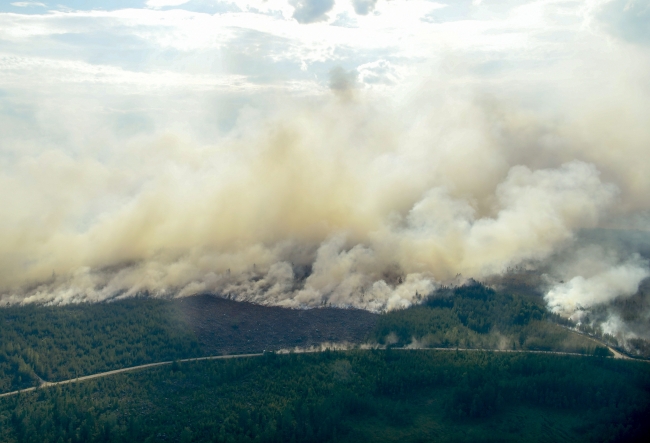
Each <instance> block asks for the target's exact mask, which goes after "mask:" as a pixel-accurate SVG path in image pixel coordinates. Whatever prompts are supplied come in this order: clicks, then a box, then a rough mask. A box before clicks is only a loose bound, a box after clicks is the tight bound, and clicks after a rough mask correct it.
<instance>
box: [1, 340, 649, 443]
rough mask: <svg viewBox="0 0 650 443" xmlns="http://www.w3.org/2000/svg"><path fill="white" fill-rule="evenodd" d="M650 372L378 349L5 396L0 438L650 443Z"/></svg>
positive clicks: (242, 362)
mask: <svg viewBox="0 0 650 443" xmlns="http://www.w3.org/2000/svg"><path fill="white" fill-rule="evenodd" d="M649 407H650V370H649V367H648V365H647V364H646V363H643V362H634V361H620V360H613V359H603V358H597V357H570V356H555V355H540V354H504V353H493V352H483V351H474V352H459V351H453V350H450V351H431V350H429V351H427V350H418V351H404V350H391V349H388V350H385V351H381V350H376V351H352V352H324V353H319V354H299V355H295V354H294V355H275V354H267V355H265V356H264V357H258V358H248V359H239V360H221V361H202V362H194V363H181V364H177V365H175V366H174V367H172V366H171V365H168V366H164V367H157V368H154V369H150V370H147V371H142V372H137V373H127V374H120V375H115V376H111V377H106V378H102V379H96V380H92V381H87V382H83V383H78V384H71V385H65V386H61V387H56V388H45V389H40V390H37V391H33V392H30V393H25V394H20V395H19V396H13V397H6V398H2V399H0V441H3V442H7V443H11V442H39V443H41V442H52V443H58V442H70V443H78V442H79V443H80V442H130V441H144V442H166V441H180V442H233V441H242V442H253V441H255V442H291V441H312V442H325V441H340V442H346V441H349V442H353V441H354V442H356V441H401V442H409V441H413V442H418V441H441V442H444V441H449V442H451V441H453V442H462V441H467V442H477V441H517V442H523V441H542V440H547V441H586V442H588V441H598V442H605V441H644V437H647V436H648V431H649V428H648V422H647V420H646V418H647V416H648V412H649V411H650V409H649Z"/></svg>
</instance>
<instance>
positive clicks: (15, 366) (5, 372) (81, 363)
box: [0, 298, 202, 393]
mask: <svg viewBox="0 0 650 443" xmlns="http://www.w3.org/2000/svg"><path fill="white" fill-rule="evenodd" d="M200 355H202V353H201V349H200V346H199V343H198V341H197V339H196V337H195V336H194V335H193V334H192V333H191V332H190V331H189V330H188V328H187V327H186V324H185V323H184V321H183V319H182V315H181V314H180V312H179V311H178V310H177V308H176V305H174V304H173V303H170V302H169V301H167V300H155V299H150V298H136V299H129V300H123V301H119V302H113V303H98V304H82V305H71V306H62V307H56V306H34V305H28V306H20V307H7V308H1V309H0V393H2V392H8V391H12V390H15V389H21V388H24V387H28V386H33V385H34V384H37V383H38V381H39V379H44V380H47V381H59V380H65V379H69V378H74V377H78V376H82V375H88V374H93V373H96V372H102V371H108V370H111V369H117V368H122V367H127V366H135V365H140V364H144V363H152V362H157V361H166V360H174V359H178V358H186V357H196V356H200Z"/></svg>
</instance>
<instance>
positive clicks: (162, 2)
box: [147, 0, 190, 8]
mask: <svg viewBox="0 0 650 443" xmlns="http://www.w3.org/2000/svg"><path fill="white" fill-rule="evenodd" d="M189 1H190V0H147V6H149V7H150V8H164V7H166V6H180V5H184V4H185V3H187V2H189Z"/></svg>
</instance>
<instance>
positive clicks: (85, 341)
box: [0, 282, 609, 393]
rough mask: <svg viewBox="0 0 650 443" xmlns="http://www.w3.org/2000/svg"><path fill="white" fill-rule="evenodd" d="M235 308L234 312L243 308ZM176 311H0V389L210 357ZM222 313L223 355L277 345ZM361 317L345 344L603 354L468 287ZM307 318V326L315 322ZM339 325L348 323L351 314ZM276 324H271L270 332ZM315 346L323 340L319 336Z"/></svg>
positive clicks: (138, 306)
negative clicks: (233, 342) (231, 337)
mask: <svg viewBox="0 0 650 443" xmlns="http://www.w3.org/2000/svg"><path fill="white" fill-rule="evenodd" d="M188 304H189V303H186V305H188ZM240 305H241V309H242V310H244V311H246V310H252V309H253V307H251V305H247V304H243V303H242V304H240ZM181 306H182V303H178V302H177V301H176V300H159V299H152V298H145V297H142V298H134V299H126V300H119V301H114V302H111V303H97V304H81V305H68V306H58V307H57V306H33V305H28V306H18V307H6V308H2V309H0V393H3V392H9V391H13V390H17V389H22V388H25V387H29V386H36V385H38V384H39V383H40V381H41V380H45V381H60V380H66V379H70V378H75V377H79V376H83V375H90V374H94V373H97V372H103V371H109V370H113V369H119V368H124V367H129V366H135V365H140V364H145V363H152V362H158V361H170V360H175V359H182V358H190V357H199V356H204V355H214V354H215V352H214V347H213V346H212V345H213V343H211V342H209V341H208V340H209V339H210V337H211V335H210V333H207V334H202V335H201V337H197V335H196V334H195V333H194V330H193V329H192V324H193V322H195V321H196V319H195V318H194V317H192V316H191V315H189V316H188V312H192V311H183V310H182V309H181ZM255 309H259V307H256V308H255ZM268 309H271V308H268ZM272 309H275V310H277V309H278V308H272ZM330 311H331V310H330ZM319 312H322V314H323V319H325V318H329V317H326V316H325V314H328V312H326V310H325V309H316V310H314V312H312V313H311V314H318V313H319ZM329 313H330V314H331V312H329ZM244 314H245V312H244ZM349 314H351V315H354V314H355V313H354V312H349ZM215 315H216V314H215ZM231 315H233V317H232V318H227V317H223V319H222V320H220V321H221V322H222V323H223V324H225V325H227V326H226V327H225V328H223V327H222V328H221V329H219V330H218V331H216V332H215V331H213V334H212V335H214V334H215V333H216V334H221V335H223V334H225V333H226V332H224V330H228V332H227V333H228V334H239V336H240V337H241V338H242V339H241V340H240V343H242V345H241V348H240V349H238V348H236V347H235V348H234V349H233V352H231V353H248V352H262V350H264V349H266V350H269V349H273V350H278V349H280V347H276V348H270V347H269V343H268V340H266V338H268V337H267V336H265V334H266V335H268V330H267V332H265V331H263V330H260V331H259V332H258V333H257V335H256V333H255V332H254V331H243V330H240V329H239V328H238V327H235V326H237V321H238V320H237V319H236V318H235V317H234V316H235V315H242V313H241V312H240V313H232V314H231ZM256 315H258V316H259V315H264V312H261V313H257V314H256ZM368 315H369V314H368V313H367V312H365V311H360V312H358V313H357V316H358V318H359V320H358V321H359V324H363V325H366V326H364V327H366V328H367V330H366V333H365V338H362V339H360V340H359V341H358V342H356V343H351V344H352V345H359V344H363V343H366V344H370V345H373V346H380V347H385V346H392V347H403V346H410V347H445V348H456V347H459V348H473V349H508V350H545V351H550V350H554V351H563V352H572V353H582V354H594V353H599V354H600V355H607V354H608V352H609V351H608V350H607V348H605V347H603V346H599V345H598V343H597V342H596V341H593V340H590V339H589V338H586V337H584V336H582V335H578V334H576V333H573V332H571V331H569V330H568V329H566V328H564V327H563V326H562V325H561V324H559V323H560V322H561V319H560V318H558V317H557V316H553V315H552V314H549V313H548V312H546V311H545V310H544V308H543V307H542V306H541V305H539V304H538V303H536V302H535V299H534V298H526V297H523V296H519V295H509V294H505V293H501V292H497V291H494V290H492V289H490V288H489V287H486V286H484V285H481V284H479V283H476V282H471V283H470V284H468V285H465V286H461V287H457V288H445V289H442V290H440V291H437V292H435V293H433V294H431V295H430V296H428V297H425V298H424V299H423V300H422V303H421V304H419V305H416V306H413V307H411V308H408V309H404V310H398V311H391V312H388V313H384V314H382V315H379V316H377V317H378V319H377V320H376V321H373V322H367V319H366V317H367V316H368ZM218 317H221V316H220V315H219V316H218ZM312 317H313V318H312V321H313V319H314V318H317V316H313V315H312ZM279 318H285V317H279ZM321 320H322V319H321ZM346 321H348V322H353V321H354V317H350V318H349V319H348V320H346ZM364 322H365V323H364ZM284 326H285V325H283V324H278V325H275V329H276V330H277V329H282V328H283V327H284ZM357 326H358V325H357ZM360 331H361V330H360ZM208 332H209V331H208ZM206 337H207V338H206ZM360 337H363V334H361V335H360ZM217 338H219V337H217ZM321 341H322V342H323V343H327V342H328V338H327V337H325V336H324V337H323V338H322V340H321ZM256 343H257V345H256Z"/></svg>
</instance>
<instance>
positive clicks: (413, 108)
mask: <svg viewBox="0 0 650 443" xmlns="http://www.w3.org/2000/svg"><path fill="white" fill-rule="evenodd" d="M649 120H650V5H649V4H648V3H647V2H645V1H638V0H637V1H634V0H590V1H550V0H543V1H524V0H521V1H520V0H504V1H490V0H482V1H481V0H466V1H463V0H461V1H454V2H449V3H444V2H432V1H424V0H390V1H388V0H352V1H347V0H288V1H286V0H266V1H261V0H236V1H232V2H230V1H212V0H189V1H183V0H147V1H127V0H116V1H98V0H92V1H81V0H77V1H65V0H62V1H57V2H49V1H11V0H4V1H3V2H1V3H0V299H1V300H2V301H3V303H26V302H43V303H55V304H58V303H70V302H80V301H100V300H106V299H112V298H115V297H123V296H130V295H134V294H138V293H143V292H147V293H150V294H153V295H158V296H169V295H174V296H184V295H191V294H194V293H199V292H215V293H220V294H229V295H231V296H232V297H235V298H239V299H247V300H252V301H256V302H259V303H266V304H278V305H283V306H292V307H309V306H318V305H322V304H333V305H338V306H356V307H361V308H365V309H370V310H373V311H381V310H385V309H396V308H401V307H406V306H409V305H410V304H411V303H413V302H414V301H415V300H416V299H417V296H418V295H421V294H427V293H429V292H431V291H432V290H433V289H435V288H436V287H438V286H439V285H441V284H447V283H449V282H459V281H462V279H463V278H470V277H472V278H477V279H481V278H486V277H489V276H491V275H499V274H502V273H504V272H508V270H509V269H512V268H515V267H531V268H535V269H543V271H544V272H545V278H546V279H547V280H546V281H547V287H546V288H545V293H546V300H547V303H548V306H549V308H550V309H552V310H554V311H556V312H558V313H560V314H562V315H566V316H574V317H576V318H579V317H580V316H581V315H583V313H584V312H585V310H588V309H590V308H591V307H595V306H603V305H606V304H607V303H609V302H611V301H612V300H615V299H619V298H625V297H629V296H631V295H632V294H634V293H635V292H636V291H637V289H638V286H639V284H640V282H641V281H643V279H645V278H647V277H648V275H650V267H649V266H648V261H647V258H644V256H643V255H642V254H640V253H639V251H636V250H630V249H629V248H628V249H621V248H619V247H605V246H602V245H599V244H593V242H592V243H589V242H587V243H585V242H584V241H582V240H581V238H582V237H581V236H580V233H581V232H584V230H585V229H594V228H608V229H609V228H615V229H624V230H636V231H650V203H649V202H648V199H647V195H649V193H650V174H648V171H650V155H648V154H649V153H650V125H648V121H649ZM540 272H541V271H540ZM594 288H598V289H597V290H594ZM610 323H611V324H615V323H616V321H612V322H610Z"/></svg>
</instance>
